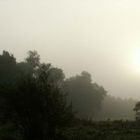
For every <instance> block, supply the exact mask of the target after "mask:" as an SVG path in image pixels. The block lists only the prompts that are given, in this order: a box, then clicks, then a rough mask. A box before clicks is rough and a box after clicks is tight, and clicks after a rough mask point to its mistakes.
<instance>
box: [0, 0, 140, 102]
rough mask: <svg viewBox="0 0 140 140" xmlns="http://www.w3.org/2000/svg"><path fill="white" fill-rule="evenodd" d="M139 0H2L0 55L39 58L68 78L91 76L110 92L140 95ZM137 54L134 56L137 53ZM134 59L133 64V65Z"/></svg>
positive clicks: (120, 95)
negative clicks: (31, 54)
mask: <svg viewBox="0 0 140 140" xmlns="http://www.w3.org/2000/svg"><path fill="white" fill-rule="evenodd" d="M139 5H140V2H139V1H138V0H134V1H132V0H128V1H126V0H119V1H111V0H106V1H104V0H101V1H95V0H94V1H93V0H88V1H84V0H82V1H80V0H75V1H74V0H71V1H68V0H60V1H59V2H58V1H57V0H47V1H44V0H42V1H39V0H35V1H33V0H28V1H27V0H24V1H21V0H20V1H19V0H13V1H10V0H0V17H1V23H0V31H1V33H0V54H1V53H2V51H3V50H7V51H9V52H10V53H12V54H14V56H15V58H17V61H18V62H20V61H23V60H24V58H25V57H26V53H27V52H28V51H29V50H37V51H38V53H39V54H40V56H41V61H42V62H45V63H51V64H52V65H53V66H56V67H59V68H62V70H63V71H64V73H65V75H66V77H71V76H75V75H77V74H80V73H81V72H82V71H88V72H89V73H90V74H91V75H92V80H93V82H97V83H99V84H100V85H102V86H103V87H104V88H105V89H106V90H107V92H108V94H109V95H112V96H115V97H121V98H134V99H136V100H139V99H140V86H139V83H140V69H139V68H140V67H139V65H140V57H139V55H140V51H139V50H140V41H139V40H140V19H139V13H140V9H139ZM137 55H138V57H137ZM135 62H136V64H135Z"/></svg>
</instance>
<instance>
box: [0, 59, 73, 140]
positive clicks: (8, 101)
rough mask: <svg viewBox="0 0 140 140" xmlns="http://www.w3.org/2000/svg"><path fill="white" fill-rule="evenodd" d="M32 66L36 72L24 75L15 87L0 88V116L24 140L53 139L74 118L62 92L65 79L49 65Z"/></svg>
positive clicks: (61, 73)
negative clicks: (1, 112)
mask: <svg viewBox="0 0 140 140" xmlns="http://www.w3.org/2000/svg"><path fill="white" fill-rule="evenodd" d="M33 59H34V57H32V60H33ZM29 62H30V61H29ZM29 64H30V65H32V63H29ZM34 64H35V63H34ZM33 66H34V68H35V67H36V66H38V68H37V71H32V73H30V72H29V73H24V74H23V75H22V77H20V79H19V80H18V81H17V82H16V84H15V85H10V86H8V87H7V86H6V85H4V86H1V85H0V97H1V99H3V102H4V103H3V104H2V105H0V109H3V115H1V116H2V117H3V120H5V122H10V123H12V124H13V126H14V127H16V128H17V130H20V134H21V135H22V136H23V140H32V139H34V140H44V139H46V138H48V139H50V140H51V139H56V135H57V133H58V130H59V129H61V128H62V127H64V126H65V125H68V124H69V123H70V122H71V120H72V119H73V117H74V116H73V112H72V108H71V106H69V105H67V103H66V100H65V93H64V92H62V90H61V85H62V84H60V83H61V81H63V80H62V79H63V77H64V75H63V72H62V70H60V69H57V68H53V67H52V66H51V65H50V64H39V65H38V63H36V65H33ZM55 79H56V80H55ZM58 82H59V84H58Z"/></svg>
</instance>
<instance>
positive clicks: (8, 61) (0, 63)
mask: <svg viewBox="0 0 140 140" xmlns="http://www.w3.org/2000/svg"><path fill="white" fill-rule="evenodd" d="M16 72H17V71H16V59H15V58H14V56H13V55H11V54H9V52H7V51H3V54H2V55H0V84H4V83H7V84H8V83H10V82H13V81H14V80H15V78H16V76H17V73H16Z"/></svg>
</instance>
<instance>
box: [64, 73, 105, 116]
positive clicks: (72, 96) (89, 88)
mask: <svg viewBox="0 0 140 140" xmlns="http://www.w3.org/2000/svg"><path fill="white" fill-rule="evenodd" d="M63 88H64V90H65V91H66V92H67V93H68V101H70V102H72V105H73V108H74V110H76V111H77V116H78V117H80V118H93V117H94V114H95V113H96V112H97V111H98V110H99V109H100V106H101V102H102V100H103V98H104V96H105V95H106V91H105V90H104V88H103V87H102V86H99V85H98V84H97V83H92V80H91V75H90V74H89V73H88V72H85V71H84V72H82V73H81V75H77V76H75V77H71V78H69V79H66V80H65V82H64V85H63Z"/></svg>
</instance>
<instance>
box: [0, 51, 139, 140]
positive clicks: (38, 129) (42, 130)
mask: <svg viewBox="0 0 140 140" xmlns="http://www.w3.org/2000/svg"><path fill="white" fill-rule="evenodd" d="M106 93H107V92H106V90H105V89H104V88H103V87H102V86H99V85H98V84H97V83H93V82H92V78H91V75H90V74H89V73H88V72H86V71H83V72H82V73H81V74H80V75H76V76H73V77H70V78H67V79H66V78H65V75H64V73H63V71H62V70H61V69H59V68H55V67H53V66H52V65H51V64H46V63H41V62H40V56H39V54H38V53H37V52H36V51H29V52H28V56H27V57H26V59H25V60H24V61H23V62H16V59H15V57H14V56H13V55H11V54H10V53H9V52H7V51H3V54H2V55H0V124H1V126H4V127H5V126H6V127H5V128H6V129H7V128H8V130H12V131H13V130H15V132H16V135H15V136H14V135H12V136H10V137H8V139H10V138H11V137H13V138H14V137H15V139H16V137H17V134H19V135H18V139H23V140H30V139H34V140H44V139H47V138H48V139H52V140H53V139H55V140H56V139H57V137H58V138H59V139H60V137H61V139H63V137H62V130H63V129H64V128H65V127H68V126H69V125H71V124H72V122H73V121H74V120H75V117H76V118H85V119H93V118H94V119H96V118H101V119H103V118H106V119H107V118H111V117H112V118H113V117H114V119H116V118H117V117H118V116H117V115H118V114H120V110H122V111H121V112H123V113H122V114H123V115H122V114H121V117H124V116H125V115H126V114H127V112H128V111H129V110H128V108H129V109H130V107H131V105H132V104H134V102H133V101H132V102H131V101H128V104H127V105H126V103H127V101H125V102H124V101H123V100H120V99H118V100H116V99H115V98H113V97H110V96H106ZM104 99H105V100H104ZM130 102H131V105H130ZM129 105H130V107H128V106H129ZM139 109H140V106H139V103H137V104H136V106H135V111H136V112H137V118H138V113H139ZM130 111H131V110H130ZM130 114H131V113H130ZM116 116H117V117H116ZM131 117H132V115H131ZM117 119H118V118H117ZM9 128H11V129H9ZM6 131H7V130H6ZM12 133H13V132H12ZM8 136H9V135H8ZM0 138H1V139H5V138H7V136H5V135H0Z"/></svg>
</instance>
